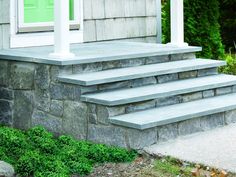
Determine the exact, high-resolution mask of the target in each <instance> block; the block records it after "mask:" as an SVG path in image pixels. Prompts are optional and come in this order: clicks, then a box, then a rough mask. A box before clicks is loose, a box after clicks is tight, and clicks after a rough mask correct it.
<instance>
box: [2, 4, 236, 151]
mask: <svg viewBox="0 0 236 177" xmlns="http://www.w3.org/2000/svg"><path fill="white" fill-rule="evenodd" d="M160 2H161V1H160V0H84V1H83V0H68V1H66V0H64V1H59V0H56V1H55V2H54V1H53V0H18V1H16V0H0V123H1V124H5V125H9V126H13V127H17V128H20V129H28V128H30V127H32V126H36V125H42V126H44V127H46V128H47V129H48V130H50V131H52V132H54V133H55V134H56V135H59V134H69V135H72V136H74V137H76V138H78V139H87V140H91V141H95V142H100V143H106V144H111V145H118V146H121V147H126V148H134V149H140V148H143V147H144V146H147V145H151V144H154V143H157V142H160V141H166V140H169V139H173V138H176V137H178V136H181V135H186V134H190V133H194V132H198V131H204V130H207V129H211V128H215V127H218V126H223V125H225V124H229V123H232V122H234V121H235V116H234V115H235V114H236V111H235V109H236V102H235V99H236V94H235V92H236V86H235V85H236V78H235V77H234V76H229V75H222V74H218V72H217V67H220V66H223V65H225V64H226V63H225V62H223V61H216V60H206V59H197V58H196V55H195V53H196V52H198V51H201V47H195V46H188V45H187V44H186V43H184V40H183V39H184V33H183V1H182V0H178V1H177V0H171V19H172V20H171V42H170V44H158V43H160V40H161V21H160V14H161V8H160V7H161V6H160ZM54 6H55V7H54ZM54 8H55V10H54V13H55V19H54V18H53V17H54V15H53V14H54V13H53V9H54ZM53 19H54V20H53ZM53 29H54V31H53ZM193 40H194V39H193ZM157 42H158V43H157ZM70 44H71V45H70Z"/></svg>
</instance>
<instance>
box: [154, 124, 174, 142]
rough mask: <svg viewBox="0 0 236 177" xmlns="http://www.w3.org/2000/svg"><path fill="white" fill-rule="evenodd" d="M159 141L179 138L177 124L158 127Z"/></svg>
mask: <svg viewBox="0 0 236 177" xmlns="http://www.w3.org/2000/svg"><path fill="white" fill-rule="evenodd" d="M157 133H158V141H160V142H163V141H169V140H172V139H175V138H177V136H178V126H177V124H168V125H164V126H160V127H157Z"/></svg>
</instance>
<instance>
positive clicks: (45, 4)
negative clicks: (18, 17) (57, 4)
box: [24, 0, 74, 23]
mask: <svg viewBox="0 0 236 177" xmlns="http://www.w3.org/2000/svg"><path fill="white" fill-rule="evenodd" d="M53 11H54V0H24V23H37V22H52V21H53V20H54V13H53ZM70 20H74V0H70Z"/></svg>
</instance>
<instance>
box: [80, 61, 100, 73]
mask: <svg viewBox="0 0 236 177" xmlns="http://www.w3.org/2000/svg"><path fill="white" fill-rule="evenodd" d="M82 68H83V72H96V71H101V70H102V63H101V62H99V63H88V64H83V65H82Z"/></svg>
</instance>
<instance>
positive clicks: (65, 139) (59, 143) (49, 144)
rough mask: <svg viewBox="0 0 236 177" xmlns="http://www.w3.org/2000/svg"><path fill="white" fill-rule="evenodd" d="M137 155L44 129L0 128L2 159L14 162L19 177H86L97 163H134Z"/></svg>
mask: <svg viewBox="0 0 236 177" xmlns="http://www.w3.org/2000/svg"><path fill="white" fill-rule="evenodd" d="M136 155H137V154H136V152H135V151H128V150H126V149H122V148H117V147H110V146H107V145H103V144H94V143H91V142H87V141H77V140H75V139H73V138H72V137H70V136H64V135H63V136H60V137H58V138H55V137H54V136H53V135H52V134H51V133H50V132H48V131H46V130H45V129H44V128H42V127H35V128H32V129H30V130H28V131H26V132H24V131H20V130H16V129H13V128H8V127H0V160H3V161H6V162H8V163H11V164H12V165H13V166H14V167H15V169H16V172H17V174H18V175H19V176H24V177H27V176H35V177H46V176H47V177H69V176H71V175H86V174H89V173H90V172H91V171H92V169H93V166H94V164H96V163H104V162H130V161H133V160H134V158H135V157H136Z"/></svg>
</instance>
